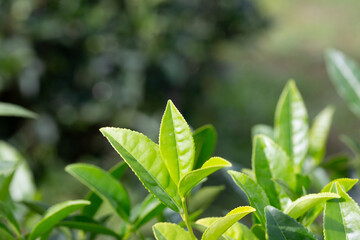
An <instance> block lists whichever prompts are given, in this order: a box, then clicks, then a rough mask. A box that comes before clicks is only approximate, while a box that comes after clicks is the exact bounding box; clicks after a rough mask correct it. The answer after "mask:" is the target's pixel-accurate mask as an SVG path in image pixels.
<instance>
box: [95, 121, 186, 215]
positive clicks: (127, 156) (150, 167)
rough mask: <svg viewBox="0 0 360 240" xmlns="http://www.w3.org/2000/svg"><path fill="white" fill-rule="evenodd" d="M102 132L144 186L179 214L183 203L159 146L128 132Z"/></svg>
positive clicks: (136, 133) (141, 136)
mask: <svg viewBox="0 0 360 240" xmlns="http://www.w3.org/2000/svg"><path fill="white" fill-rule="evenodd" d="M100 131H101V132H102V134H104V136H105V137H106V138H107V139H108V140H109V142H110V143H111V145H112V146H113V147H114V149H115V150H116V151H117V152H118V153H119V154H120V155H121V156H122V158H123V159H124V161H125V162H126V163H127V164H128V165H129V166H130V168H131V169H132V170H133V171H134V173H135V174H136V176H137V177H138V178H139V179H140V181H141V182H142V183H143V184H144V186H145V187H146V188H147V189H148V190H149V191H150V192H151V193H152V194H154V195H155V196H156V197H157V198H159V199H160V201H162V202H163V203H164V204H165V205H166V206H168V207H169V208H171V209H172V210H174V211H176V212H179V211H180V209H181V207H180V206H181V200H180V197H179V194H178V192H177V186H176V185H175V183H174V181H172V179H171V177H170V175H169V172H168V170H167V168H166V166H165V164H164V162H163V160H162V159H161V157H160V152H159V147H158V145H156V144H155V143H154V142H152V141H151V140H150V139H149V138H147V137H146V136H145V135H143V134H141V133H138V132H134V131H131V130H127V129H120V128H102V129H100Z"/></svg>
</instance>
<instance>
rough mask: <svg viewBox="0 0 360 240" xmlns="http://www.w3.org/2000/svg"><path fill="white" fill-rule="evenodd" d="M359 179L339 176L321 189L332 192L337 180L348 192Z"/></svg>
mask: <svg viewBox="0 0 360 240" xmlns="http://www.w3.org/2000/svg"><path fill="white" fill-rule="evenodd" d="M358 181H359V179H351V178H339V179H335V180H333V181H331V182H329V183H328V184H327V185H326V186H325V187H323V189H321V192H330V189H331V186H332V185H333V184H334V183H335V182H337V183H338V184H340V186H341V187H342V188H343V189H344V190H345V192H348V191H349V190H350V189H352V188H353V186H354V185H355V184H356V183H357V182H358Z"/></svg>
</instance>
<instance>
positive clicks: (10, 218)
mask: <svg viewBox="0 0 360 240" xmlns="http://www.w3.org/2000/svg"><path fill="white" fill-rule="evenodd" d="M0 218H2V219H4V220H5V221H6V222H8V223H9V224H10V226H11V228H12V229H13V230H14V232H15V233H16V235H17V236H20V235H21V230H20V226H19V223H18V222H17V220H16V218H15V216H14V214H13V212H12V209H11V208H10V207H9V206H8V205H6V204H5V203H3V202H0Z"/></svg>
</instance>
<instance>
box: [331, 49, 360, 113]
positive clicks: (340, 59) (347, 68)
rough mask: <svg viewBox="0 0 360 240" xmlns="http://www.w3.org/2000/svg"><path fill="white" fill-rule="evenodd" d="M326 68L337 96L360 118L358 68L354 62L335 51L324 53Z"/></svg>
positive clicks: (359, 72)
mask: <svg viewBox="0 0 360 240" xmlns="http://www.w3.org/2000/svg"><path fill="white" fill-rule="evenodd" d="M325 58H326V67H327V71H328V74H329V76H330V79H331V80H332V82H333V84H334V85H335V88H336V90H337V92H338V93H339V95H340V96H341V97H342V98H343V99H344V100H345V101H347V103H348V105H349V108H350V110H351V111H352V112H353V113H355V114H356V115H357V116H358V117H360V79H359V76H360V68H359V66H358V65H357V63H356V62H355V61H353V60H352V59H350V58H349V57H346V56H345V55H344V54H343V53H341V52H340V51H337V50H328V51H326V57H325Z"/></svg>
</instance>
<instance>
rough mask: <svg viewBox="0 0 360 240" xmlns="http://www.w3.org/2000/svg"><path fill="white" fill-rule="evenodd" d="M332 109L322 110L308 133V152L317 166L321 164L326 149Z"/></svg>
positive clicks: (332, 113)
mask: <svg viewBox="0 0 360 240" xmlns="http://www.w3.org/2000/svg"><path fill="white" fill-rule="evenodd" d="M334 111H335V110H334V108H333V107H331V106H329V107H326V108H325V109H324V110H322V111H321V112H320V113H319V114H318V115H317V116H316V117H315V119H314V122H313V124H312V127H311V129H310V131H309V152H310V154H311V156H312V157H313V158H314V160H315V163H316V164H317V165H319V164H321V162H322V160H323V158H324V155H325V149H326V140H327V138H328V135H329V131H330V126H331V122H332V118H333V115H334Z"/></svg>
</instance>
